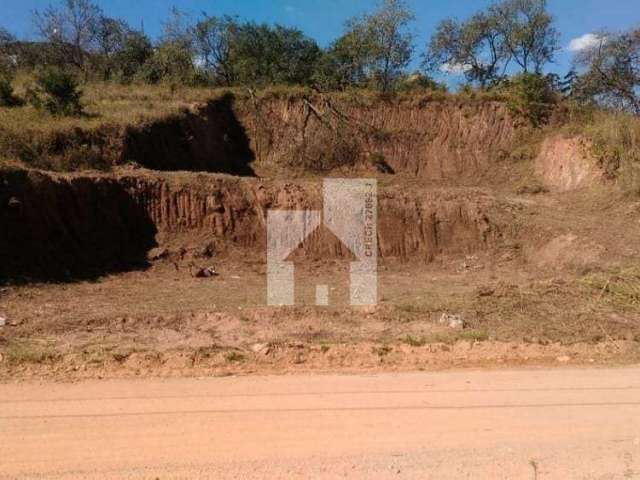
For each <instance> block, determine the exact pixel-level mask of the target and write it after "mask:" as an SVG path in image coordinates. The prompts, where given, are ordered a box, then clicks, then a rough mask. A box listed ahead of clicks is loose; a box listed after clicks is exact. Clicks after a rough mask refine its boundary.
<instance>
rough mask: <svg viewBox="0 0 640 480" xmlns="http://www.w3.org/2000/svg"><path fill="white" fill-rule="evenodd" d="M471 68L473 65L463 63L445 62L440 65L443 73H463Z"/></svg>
mask: <svg viewBox="0 0 640 480" xmlns="http://www.w3.org/2000/svg"><path fill="white" fill-rule="evenodd" d="M470 69H471V65H465V64H462V63H443V64H442V65H440V71H441V72H442V73H448V74H451V75H462V74H463V73H465V72H467V71H469V70H470Z"/></svg>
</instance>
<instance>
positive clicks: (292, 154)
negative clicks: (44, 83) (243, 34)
mask: <svg viewBox="0 0 640 480" xmlns="http://www.w3.org/2000/svg"><path fill="white" fill-rule="evenodd" d="M515 132H516V128H515V126H514V122H513V120H512V118H511V117H510V114H509V112H508V109H507V108H506V107H505V105H504V104H501V103H498V102H486V101H472V100H466V101H464V100H451V99H448V100H443V99H431V98H427V97H420V96H414V97H407V98H395V99H380V98H375V99H373V98H366V97H363V98H359V97H353V98H351V97H347V96H345V95H337V94H336V95H318V94H313V95H291V96H285V95H283V96H278V95H269V94H263V95H262V96H261V97H254V96H252V95H249V94H247V93H239V92H236V93H235V94H232V93H226V94H221V95H220V96H219V97H217V98H215V99H213V100H211V101H209V102H208V103H206V104H203V105H192V106H191V107H190V108H188V109H185V110H183V111H182V112H181V113H178V114H174V115H170V116H169V117H167V118H162V119H156V120H147V121H144V122H142V123H138V124H133V125H130V126H127V127H123V126H116V125H104V126H102V127H98V128H95V129H93V130H90V131H85V130H83V129H80V128H75V129H71V130H68V131H66V130H65V131H59V132H58V131H56V132H52V133H51V134H48V135H44V136H43V135H23V137H24V138H14V139H5V140H3V142H2V143H3V145H6V146H7V150H8V151H7V152H5V154H6V155H7V156H14V157H16V158H18V159H22V161H23V162H24V163H25V164H26V165H29V166H34V167H36V168H43V169H53V170H60V171H69V170H82V169H86V168H92V169H96V168H98V169H108V168H110V167H113V166H117V165H123V164H127V163H134V164H138V165H140V166H143V167H145V168H149V169H153V170H163V171H175V170H184V171H206V172H217V173H229V174H233V175H240V176H253V175H258V176H278V177H282V178H290V177H291V176H292V175H295V176H298V175H301V174H308V173H309V172H316V173H326V172H330V171H339V172H340V173H343V174H345V173H346V174H349V175H351V174H361V173H362V172H363V171H364V172H369V173H370V172H383V173H405V174H407V175H409V176H418V177H419V178H421V179H422V180H423V181H433V182H436V183H440V184H456V185H474V184H477V183H478V181H479V180H480V179H481V178H482V177H483V175H484V174H487V175H486V179H489V180H495V176H496V172H495V168H493V167H494V166H495V163H496V161H499V160H500V159H501V158H503V157H504V156H505V155H506V154H507V152H509V151H510V149H511V147H512V146H513V143H514V139H515ZM0 135H2V132H1V131H0Z"/></svg>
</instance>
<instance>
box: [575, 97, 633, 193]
mask: <svg viewBox="0 0 640 480" xmlns="http://www.w3.org/2000/svg"><path fill="white" fill-rule="evenodd" d="M564 130H565V131H566V132H567V133H570V134H581V135H584V136H585V137H587V138H589V139H590V140H591V141H592V145H593V146H592V153H593V154H594V155H595V157H596V158H597V159H598V161H599V163H600V166H601V168H603V170H604V172H605V174H606V175H608V176H609V177H610V178H616V179H617V181H618V183H619V185H620V186H621V187H622V188H623V190H625V191H627V192H633V193H634V194H639V193H640V118H638V117H636V116H633V115H629V114H625V113H619V112H608V111H603V110H597V109H574V110H573V111H571V112H570V118H569V122H568V123H567V125H565V127H564Z"/></svg>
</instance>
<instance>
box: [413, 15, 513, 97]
mask: <svg viewBox="0 0 640 480" xmlns="http://www.w3.org/2000/svg"><path fill="white" fill-rule="evenodd" d="M509 58H510V54H509V51H508V49H507V48H506V46H505V43H504V39H503V36H502V34H501V32H500V30H499V29H498V19H497V18H496V17H495V16H494V15H490V14H487V13H484V12H479V13H477V14H475V15H474V16H472V17H471V18H470V19H469V20H467V21H466V22H459V21H457V20H455V19H452V18H449V19H445V20H443V21H442V22H440V24H439V25H438V27H437V28H436V33H435V34H434V35H433V36H432V37H431V40H430V42H429V45H428V48H427V53H426V54H425V59H424V62H423V66H425V67H426V68H427V70H430V71H436V70H440V71H445V72H456V73H463V74H464V75H465V77H466V78H467V80H468V81H469V82H478V83H479V84H480V86H481V87H486V86H487V85H490V84H492V83H495V82H496V81H497V80H498V79H499V78H500V71H501V70H504V68H505V66H506V64H507V63H508V61H509Z"/></svg>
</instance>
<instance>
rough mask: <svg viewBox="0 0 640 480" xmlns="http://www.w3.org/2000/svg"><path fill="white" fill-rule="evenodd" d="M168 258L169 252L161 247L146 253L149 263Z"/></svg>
mask: <svg viewBox="0 0 640 480" xmlns="http://www.w3.org/2000/svg"><path fill="white" fill-rule="evenodd" d="M168 256H169V250H167V249H166V248H162V247H156V248H152V249H151V250H149V252H148V253H147V260H149V261H151V262H155V261H156V260H162V259H163V258H167V257H168Z"/></svg>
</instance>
